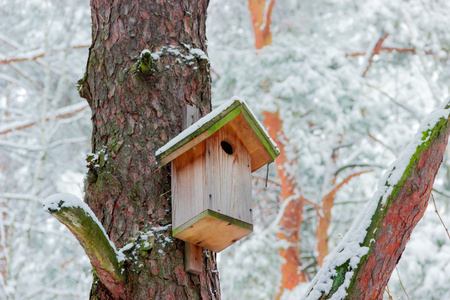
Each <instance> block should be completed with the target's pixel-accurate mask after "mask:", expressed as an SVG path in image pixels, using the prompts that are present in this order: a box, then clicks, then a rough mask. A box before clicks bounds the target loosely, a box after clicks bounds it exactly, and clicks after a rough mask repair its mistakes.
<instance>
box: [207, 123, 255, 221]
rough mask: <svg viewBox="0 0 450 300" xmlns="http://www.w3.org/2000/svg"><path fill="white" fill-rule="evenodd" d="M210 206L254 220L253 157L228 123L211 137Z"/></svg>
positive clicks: (210, 207)
mask: <svg viewBox="0 0 450 300" xmlns="http://www.w3.org/2000/svg"><path fill="white" fill-rule="evenodd" d="M206 147H207V154H206V161H207V166H206V172H207V180H208V184H207V187H206V194H207V199H206V206H207V207H208V208H209V209H211V210H213V211H216V212H218V213H221V214H224V215H226V216H230V217H232V218H235V219H237V220H240V221H243V222H246V223H248V224H252V186H251V157H250V154H249V153H248V151H247V149H246V148H245V146H244V145H243V144H242V142H241V141H240V139H239V138H238V137H237V134H236V132H235V131H234V130H233V129H232V127H231V126H230V125H229V124H227V125H225V126H224V127H222V128H221V129H220V130H219V131H217V132H216V133H214V134H213V135H212V136H211V137H210V138H209V139H208V140H207V141H206Z"/></svg>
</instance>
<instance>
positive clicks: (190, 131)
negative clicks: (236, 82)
mask: <svg viewBox="0 0 450 300" xmlns="http://www.w3.org/2000/svg"><path fill="white" fill-rule="evenodd" d="M238 106H242V108H243V109H244V110H246V111H247V112H248V114H249V115H250V117H251V119H252V122H253V123H254V124H255V125H256V127H257V129H258V130H260V131H261V133H262V134H263V135H264V138H265V139H266V140H267V141H268V143H269V145H268V147H269V148H272V151H273V152H274V153H275V156H277V155H278V154H279V150H278V148H277V145H276V144H275V142H274V141H273V140H272V139H271V138H270V136H269V134H268V133H267V131H266V130H265V128H264V126H262V124H261V123H260V122H259V121H258V119H257V118H256V117H255V115H254V114H253V112H252V111H251V110H250V109H249V107H248V106H247V104H246V103H245V101H244V100H243V99H241V98H239V97H232V98H231V99H230V100H229V101H227V102H225V103H223V104H222V105H220V106H219V107H218V108H216V109H214V110H213V111H212V112H210V113H209V114H207V115H206V116H204V117H203V118H201V119H200V120H198V121H197V122H195V123H194V124H192V125H191V126H189V127H188V128H187V129H185V130H184V131H182V132H181V133H180V134H179V135H177V136H176V137H174V138H173V139H171V140H170V141H169V142H168V143H167V144H165V145H164V146H162V147H161V148H159V149H158V150H157V151H156V153H155V155H156V156H157V157H158V160H160V159H162V158H164V157H165V156H166V154H170V152H172V151H173V150H176V149H178V148H181V147H182V146H183V145H185V144H186V143H187V142H189V141H190V140H192V139H193V138H195V137H197V136H199V135H200V134H202V133H203V132H206V131H208V129H210V128H211V127H212V126H213V125H214V124H215V123H217V121H219V120H221V119H222V117H223V116H221V115H222V114H223V115H226V114H227V113H228V110H229V111H232V110H233V109H235V108H237V107H238ZM215 118H217V119H218V120H215ZM190 137H192V139H191V138H190ZM169 150H171V151H170V152H169ZM166 152H169V153H166Z"/></svg>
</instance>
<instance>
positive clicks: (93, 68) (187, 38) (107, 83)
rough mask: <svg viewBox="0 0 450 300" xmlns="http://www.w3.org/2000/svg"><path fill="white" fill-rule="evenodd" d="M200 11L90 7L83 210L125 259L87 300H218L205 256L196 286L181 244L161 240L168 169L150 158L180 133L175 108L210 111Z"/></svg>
mask: <svg viewBox="0 0 450 300" xmlns="http://www.w3.org/2000/svg"><path fill="white" fill-rule="evenodd" d="M207 6H208V0H199V1H188V0H169V1H140V0H116V1H106V0H91V13H92V46H91V47H90V49H89V58H88V62H87V70H86V75H85V77H84V78H83V79H81V80H80V82H79V83H80V87H79V89H80V94H81V95H82V97H83V98H85V99H86V100H87V101H88V103H89V105H90V107H91V109H92V124H93V132H92V153H93V154H92V155H91V156H89V157H88V168H89V172H88V176H87V182H86V191H85V192H86V193H85V201H86V202H87V203H88V205H89V206H90V207H91V208H92V210H93V211H94V213H95V214H96V215H97V217H98V218H99V220H100V221H101V223H102V224H103V226H104V228H105V229H106V231H107V234H108V235H109V237H110V239H111V240H112V241H113V242H114V243H115V244H116V246H117V247H118V248H122V247H124V246H125V245H127V249H128V250H127V251H124V253H125V254H126V256H127V259H126V261H125V263H124V264H123V268H124V272H125V276H126V280H125V282H123V283H122V284H121V285H120V286H119V285H117V286H114V285H112V287H111V285H108V283H107V284H106V286H108V287H109V288H107V287H106V286H105V284H104V283H105V282H104V281H105V280H104V278H102V275H101V274H95V275H94V283H93V286H92V290H91V299H119V298H120V299H200V298H202V299H219V298H220V291H219V280H218V273H217V267H216V261H215V254H213V253H211V252H209V251H204V253H203V259H204V262H203V273H202V274H201V275H200V276H196V275H191V274H188V273H186V272H185V271H184V259H183V253H184V242H182V241H179V240H176V239H173V238H171V227H170V225H171V203H170V198H171V195H170V168H169V166H166V167H163V168H158V165H157V163H156V160H155V155H154V154H155V151H156V150H157V149H158V148H159V147H161V146H162V145H163V144H165V143H166V142H167V141H168V140H170V138H172V137H174V136H175V135H177V134H178V133H179V132H181V126H182V107H183V106H184V105H186V104H189V105H192V106H195V107H197V108H198V109H199V110H200V114H201V115H205V114H206V113H208V112H209V111H210V109H211V99H210V98H211V91H210V76H209V63H208V60H207V58H206V56H205V55H204V52H206V37H205V21H206V10H207ZM146 49H147V50H148V51H149V52H144V53H143V54H141V52H142V51H143V50H146ZM203 51H204V52H203ZM102 280H103V281H102Z"/></svg>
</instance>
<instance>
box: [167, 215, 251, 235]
mask: <svg viewBox="0 0 450 300" xmlns="http://www.w3.org/2000/svg"><path fill="white" fill-rule="evenodd" d="M206 216H211V217H213V218H216V219H219V220H222V221H225V222H228V223H231V224H233V225H236V226H239V227H242V228H245V229H247V230H250V231H253V225H252V224H249V223H246V222H244V221H240V220H238V219H235V218H232V217H229V216H226V215H224V214H221V213H218V212H216V211H213V210H210V209H207V210H205V211H204V212H202V213H200V214H199V215H197V216H196V217H194V218H192V219H190V220H189V221H187V222H186V223H184V224H183V225H180V226H178V227H177V228H175V229H174V230H173V231H172V236H173V237H175V236H176V235H177V234H179V233H180V232H182V231H184V230H185V229H187V228H188V227H189V226H192V225H193V224H195V223H197V222H198V221H200V220H201V219H203V218H204V217H206Z"/></svg>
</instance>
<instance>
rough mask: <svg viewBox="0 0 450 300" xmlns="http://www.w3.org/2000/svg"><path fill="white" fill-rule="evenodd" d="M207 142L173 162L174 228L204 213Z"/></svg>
mask: <svg viewBox="0 0 450 300" xmlns="http://www.w3.org/2000/svg"><path fill="white" fill-rule="evenodd" d="M205 153H206V142H203V143H201V144H199V145H197V146H195V147H194V148H192V149H191V150H189V151H188V152H186V153H184V154H182V155H181V156H179V157H178V158H177V159H175V160H174V161H172V166H171V168H172V226H173V227H172V228H177V227H178V226H180V225H182V224H183V223H185V222H187V221H189V220H190V219H192V218H193V217H194V216H196V215H198V214H200V213H201V212H203V211H204V210H205V209H206V207H205V206H204V201H203V199H204V198H205V197H206V186H205V182H206V178H205V176H206V171H205V168H206V158H205V155H206V154H205Z"/></svg>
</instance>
